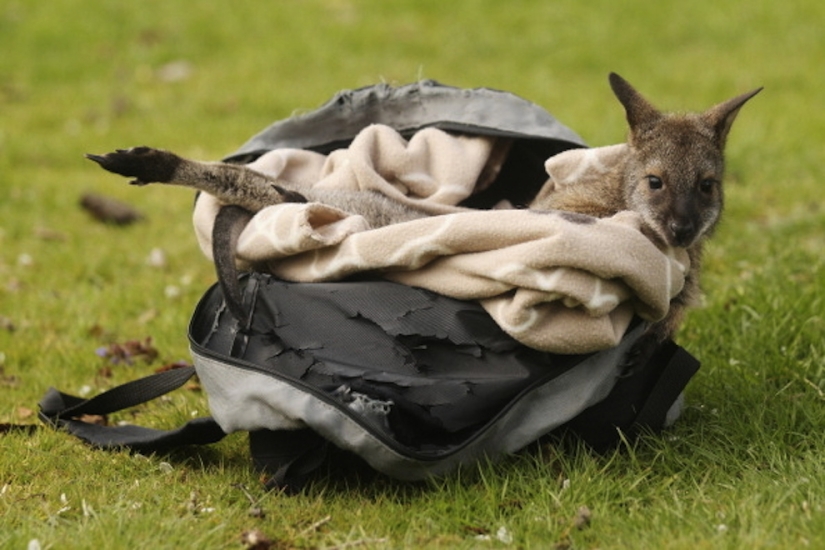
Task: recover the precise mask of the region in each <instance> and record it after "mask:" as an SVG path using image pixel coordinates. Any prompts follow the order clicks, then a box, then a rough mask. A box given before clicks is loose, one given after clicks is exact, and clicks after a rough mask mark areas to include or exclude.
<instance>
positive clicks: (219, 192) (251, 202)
mask: <svg viewBox="0 0 825 550" xmlns="http://www.w3.org/2000/svg"><path fill="white" fill-rule="evenodd" d="M86 158H88V159H89V160H93V161H95V162H96V163H98V164H99V165H100V166H101V167H102V168H103V169H104V170H108V171H109V172H112V173H115V174H119V175H121V176H126V177H129V178H133V179H132V180H131V181H130V182H129V183H131V184H132V185H146V184H149V183H166V184H171V185H180V186H184V187H190V188H192V189H197V190H198V191H203V192H206V193H209V194H210V195H213V196H215V197H216V198H217V199H218V200H220V201H221V202H223V203H226V204H235V205H238V206H241V207H243V208H245V209H247V210H249V211H251V212H257V211H258V210H261V209H262V208H264V207H266V206H269V205H272V204H280V203H283V202H306V198H304V196H303V195H301V194H300V193H298V192H296V191H292V190H290V189H287V188H285V187H283V186H282V185H279V183H278V181H277V180H275V179H273V178H270V177H268V176H265V175H264V174H261V173H259V172H256V171H254V170H251V169H249V168H247V167H245V166H240V165H236V164H227V163H223V162H200V161H195V160H189V159H185V158H183V157H180V156H178V155H176V154H174V153H171V152H169V151H164V150H162V149H155V148H152V147H133V148H131V149H117V150H116V151H114V152H112V153H106V154H104V155H91V154H88V155H86Z"/></svg>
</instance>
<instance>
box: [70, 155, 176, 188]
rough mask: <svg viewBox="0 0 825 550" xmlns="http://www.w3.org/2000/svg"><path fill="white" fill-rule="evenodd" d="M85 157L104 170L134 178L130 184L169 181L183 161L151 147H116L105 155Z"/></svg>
mask: <svg viewBox="0 0 825 550" xmlns="http://www.w3.org/2000/svg"><path fill="white" fill-rule="evenodd" d="M86 158H87V159H89V160H93V161H95V162H96V163H98V164H99V165H100V166H101V168H103V169H104V170H108V171H109V172H112V173H114V174H120V175H121V176H126V177H127V178H134V179H133V180H132V181H130V182H129V183H131V184H132V185H146V184H149V183H170V182H171V181H172V178H173V177H174V175H175V171H176V170H177V169H178V167H179V166H180V165H181V163H182V162H183V159H181V158H180V157H179V156H177V155H176V154H174V153H170V152H169V151H162V150H160V149H153V148H152V147H132V148H131V149H117V150H116V151H114V152H113V153H106V154H105V155H92V154H87V155H86Z"/></svg>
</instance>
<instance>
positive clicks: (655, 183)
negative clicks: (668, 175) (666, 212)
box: [647, 176, 665, 189]
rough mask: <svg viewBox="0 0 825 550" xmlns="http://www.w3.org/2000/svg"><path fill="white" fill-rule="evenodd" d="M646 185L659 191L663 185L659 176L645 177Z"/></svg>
mask: <svg viewBox="0 0 825 550" xmlns="http://www.w3.org/2000/svg"><path fill="white" fill-rule="evenodd" d="M647 184H648V185H649V186H650V188H651V189H661V188H662V187H664V185H665V184H664V183H662V178H660V177H659V176H647Z"/></svg>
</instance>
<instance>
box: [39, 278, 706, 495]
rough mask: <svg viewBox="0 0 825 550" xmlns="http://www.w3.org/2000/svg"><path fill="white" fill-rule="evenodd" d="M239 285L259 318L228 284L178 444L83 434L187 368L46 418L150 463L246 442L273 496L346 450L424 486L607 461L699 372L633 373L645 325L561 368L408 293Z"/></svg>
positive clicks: (680, 357)
mask: <svg viewBox="0 0 825 550" xmlns="http://www.w3.org/2000/svg"><path fill="white" fill-rule="evenodd" d="M241 286H242V289H243V300H244V304H245V305H246V306H247V307H248V308H249V311H250V314H249V316H248V317H247V319H246V320H244V321H242V322H238V321H237V320H236V319H235V318H234V317H233V316H232V315H231V314H230V313H229V311H228V310H227V309H226V306H225V304H224V299H223V296H222V293H221V290H220V287H219V286H218V285H216V286H214V287H212V288H211V289H210V290H209V291H208V292H207V293H206V294H205V295H204V297H203V298H202V300H201V302H200V303H199V304H198V306H197V308H196V311H195V313H194V315H193V317H192V321H191V325H190V328H189V337H190V342H191V350H192V355H193V358H194V370H195V371H196V372H197V375H198V377H199V379H200V382H201V385H202V386H203V388H204V389H205V391H206V393H207V395H208V400H209V409H210V411H211V413H212V418H207V419H203V418H201V419H196V420H193V421H190V422H189V423H188V424H187V425H185V426H182V427H180V428H178V429H175V430H169V431H165V430H150V429H147V428H140V427H136V426H115V427H107V426H98V425H93V424H87V423H85V422H83V421H82V420H81V417H82V416H83V415H87V414H102V413H109V412H113V411H114V410H119V409H120V408H124V407H127V406H133V405H135V404H138V403H140V402H144V401H147V400H149V399H153V398H155V397H157V396H159V395H161V394H162V393H163V392H165V391H169V390H171V389H174V388H176V387H179V386H180V385H182V384H183V383H184V382H185V381H186V380H187V379H188V378H189V377H190V376H191V375H192V374H193V372H191V370H189V371H187V370H186V369H177V370H173V371H169V372H166V373H161V374H156V375H152V376H150V377H147V378H145V379H142V380H136V381H133V382H130V383H128V384H126V385H124V386H121V387H119V388H114V389H113V390H110V391H109V392H106V393H104V394H101V395H99V396H97V397H95V398H92V399H90V400H82V399H79V398H76V397H73V396H68V395H66V394H62V393H60V392H57V391H56V390H50V393H49V394H48V395H47V396H46V397H45V398H44V399H43V401H42V402H41V417H42V418H43V419H44V420H46V421H47V422H49V423H51V424H53V425H56V426H59V427H62V428H65V429H67V430H68V431H70V432H71V433H74V434H75V435H77V436H78V437H80V438H81V439H83V440H84V441H86V442H88V443H91V444H93V445H95V446H99V447H104V448H120V447H126V448H131V449H134V450H136V451H139V452H151V451H165V450H168V449H171V448H174V447H177V446H181V445H190V444H196V443H211V442H214V441H217V440H218V439H220V438H221V437H222V436H223V435H224V434H226V433H232V432H237V431H243V432H248V433H249V443H250V452H251V455H252V459H253V461H254V463H255V465H256V466H257V467H258V468H259V469H261V470H262V471H264V472H266V474H267V476H269V477H268V478H269V479H270V483H271V484H272V485H273V486H278V487H282V488H287V489H291V490H295V489H297V488H300V487H301V486H302V484H303V483H304V482H305V481H306V480H307V479H308V477H309V476H310V474H311V473H312V472H313V471H314V470H315V469H317V468H318V467H319V466H320V465H321V464H323V463H324V460H325V457H326V456H327V455H328V454H329V453H330V452H332V451H333V450H335V452H341V451H343V452H347V453H354V454H355V455H358V456H359V457H361V458H362V459H363V460H364V461H366V462H367V463H368V464H369V465H370V466H372V467H373V468H374V469H375V470H378V471H379V472H382V473H384V474H386V475H389V476H391V477H394V478H397V479H402V480H420V479H424V478H427V477H430V476H438V475H442V474H445V473H448V472H450V471H452V470H454V469H455V468H457V467H458V466H459V465H463V464H470V463H473V462H474V461H477V460H479V459H480V458H482V457H486V458H491V459H495V458H496V457H500V456H502V455H506V454H510V453H514V452H516V451H518V450H520V449H522V448H524V447H525V446H527V445H528V444H530V443H531V442H533V441H535V440H537V439H539V438H541V437H543V436H545V435H547V434H549V433H551V432H558V431H560V430H573V431H575V432H576V433H577V434H578V435H579V436H581V438H582V439H584V440H585V441H587V442H588V443H590V444H591V445H592V446H594V447H596V448H605V447H607V446H610V445H612V444H613V443H615V442H617V441H618V440H619V437H620V433H624V434H633V433H637V432H638V431H640V430H645V429H652V430H658V429H661V428H662V427H663V426H665V425H666V424H668V423H669V422H672V421H673V419H674V418H675V416H678V413H679V408H680V404H681V401H680V399H679V396H680V395H681V393H682V390H683V389H684V387H685V385H686V384H687V382H688V380H689V379H690V377H691V376H692V375H693V374H694V373H695V372H696V370H697V369H698V366H699V365H698V362H697V361H696V360H695V359H694V358H693V357H692V356H690V355H689V354H688V353H687V352H685V351H684V350H683V349H682V348H680V347H678V346H676V345H675V344H673V343H672V342H668V343H666V344H663V345H662V346H661V347H660V348H659V350H658V351H657V352H656V353H655V354H654V356H653V357H651V358H649V360H646V362H645V363H644V364H639V365H632V366H631V367H632V368H630V369H629V370H628V365H627V362H626V356H627V352H628V350H629V349H630V348H631V347H632V346H633V343H634V342H635V341H636V340H637V339H638V338H639V336H640V335H641V334H642V332H643V331H644V328H645V326H644V324H642V323H638V324H636V325H635V326H634V327H633V328H632V329H631V330H630V331H629V332H628V334H627V335H626V336H625V338H624V339H623V340H622V342H621V343H620V344H619V345H618V346H616V347H614V348H611V349H608V350H605V351H601V352H597V353H592V354H587V355H554V354H551V353H547V352H540V351H537V350H535V349H532V348H529V347H527V346H525V345H523V344H521V343H519V342H517V341H516V340H514V339H513V338H512V337H510V336H509V335H508V334H506V333H505V332H504V331H503V330H502V329H501V328H500V327H499V326H498V325H497V324H496V323H495V321H493V320H492V318H491V317H490V316H489V314H487V312H486V311H485V310H484V309H483V308H482V307H481V306H480V305H479V304H478V303H477V302H475V301H462V300H456V299H453V298H449V297H445V296H443V295H440V294H436V293H433V292H431V291H428V290H424V289H419V288H414V287H410V286H407V285H403V284H399V283H394V282H389V281H374V280H373V281H349V282H331V283H290V282H285V281H282V280H279V279H276V278H275V277H273V276H271V275H268V274H262V273H252V274H248V275H244V276H242V278H241Z"/></svg>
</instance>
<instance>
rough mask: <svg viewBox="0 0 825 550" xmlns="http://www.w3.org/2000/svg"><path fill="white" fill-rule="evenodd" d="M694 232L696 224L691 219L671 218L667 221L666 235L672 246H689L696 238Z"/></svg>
mask: <svg viewBox="0 0 825 550" xmlns="http://www.w3.org/2000/svg"><path fill="white" fill-rule="evenodd" d="M696 233H697V226H696V223H695V222H694V221H693V220H692V219H689V218H681V219H672V220H670V221H669V222H668V225H667V235H668V241H670V244H671V245H672V246H678V247H687V246H690V245H691V244H692V243H693V241H694V240H695V239H696Z"/></svg>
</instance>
